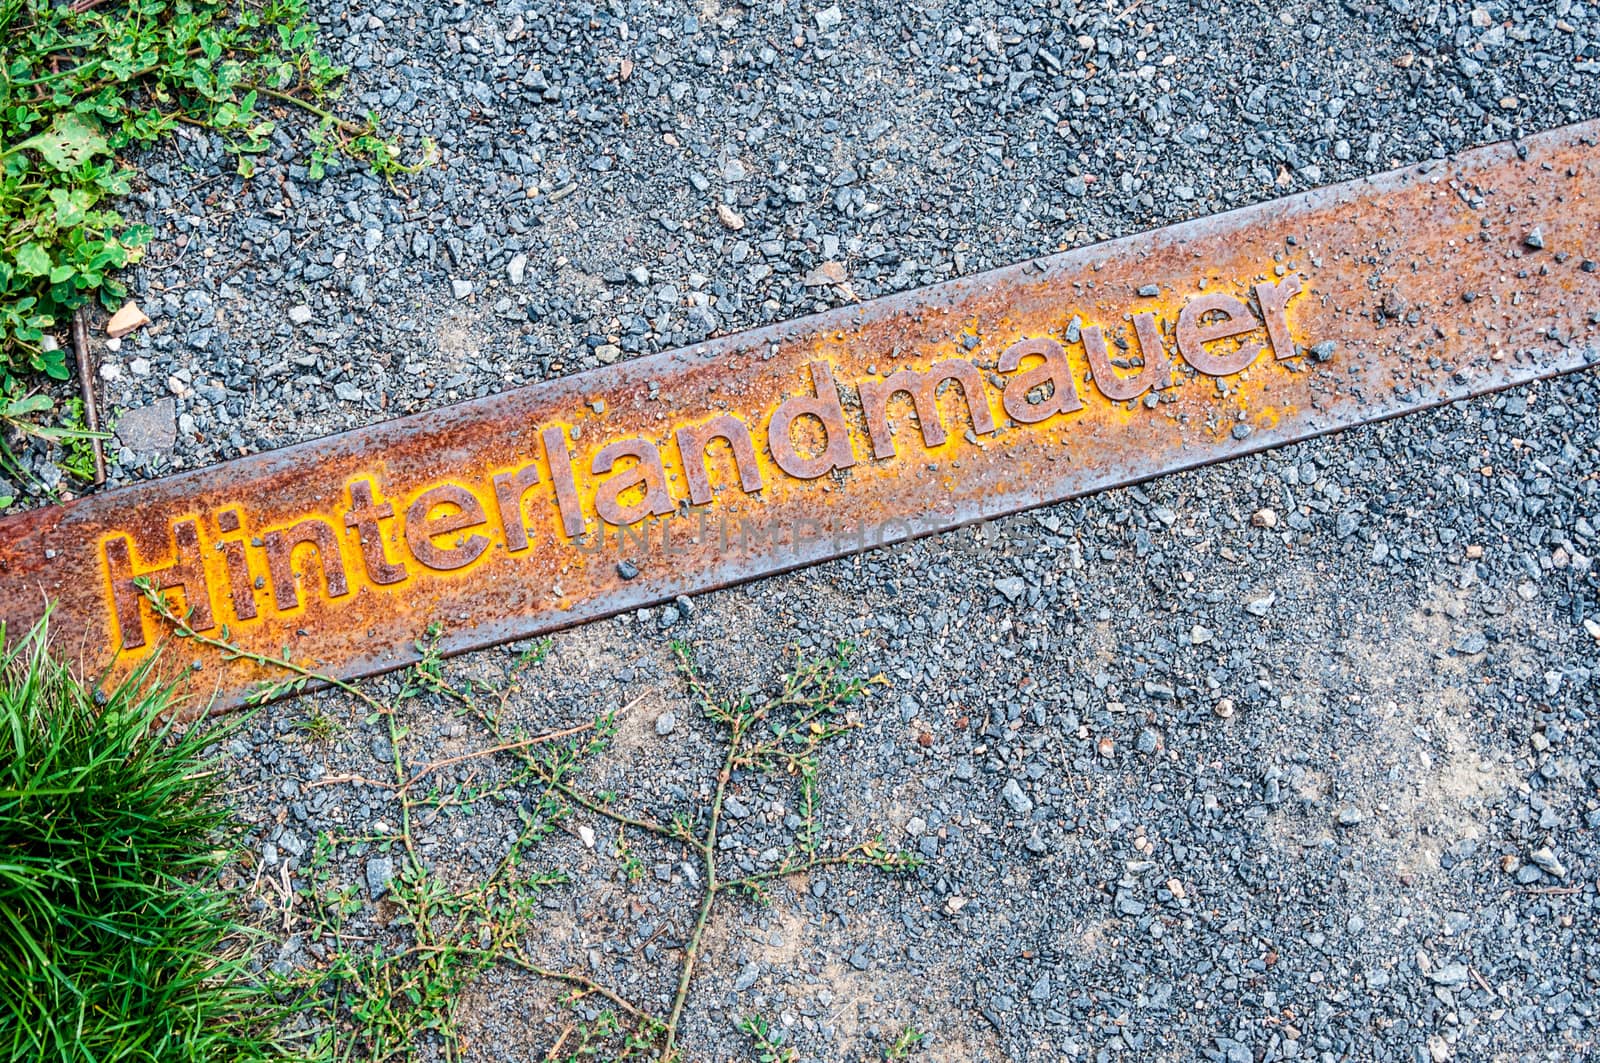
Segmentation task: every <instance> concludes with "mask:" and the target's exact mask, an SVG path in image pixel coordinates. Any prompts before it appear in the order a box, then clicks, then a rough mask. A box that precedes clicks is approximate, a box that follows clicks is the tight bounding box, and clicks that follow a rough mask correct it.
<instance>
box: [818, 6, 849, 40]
mask: <svg viewBox="0 0 1600 1063" xmlns="http://www.w3.org/2000/svg"><path fill="white" fill-rule="evenodd" d="M843 21H844V12H843V11H840V10H839V5H838V4H834V5H833V6H832V7H825V8H823V9H822V10H821V11H818V12H817V32H819V33H832V32H833V31H834V30H836V29H838V28H839V24H840V23H841V22H843Z"/></svg>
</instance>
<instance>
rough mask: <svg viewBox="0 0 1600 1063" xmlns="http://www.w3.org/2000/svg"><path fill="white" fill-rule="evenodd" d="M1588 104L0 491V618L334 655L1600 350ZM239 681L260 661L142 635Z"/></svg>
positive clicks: (804, 546)
mask: <svg viewBox="0 0 1600 1063" xmlns="http://www.w3.org/2000/svg"><path fill="white" fill-rule="evenodd" d="M1597 135H1600V123H1597V122H1590V123H1587V124H1585V125H1581V126H1574V127H1570V128H1567V129H1562V130H1557V131H1554V132H1551V133H1547V134H1543V135H1541V136H1538V137H1535V138H1533V139H1531V140H1528V141H1526V142H1524V143H1522V144H1521V145H1509V144H1506V145H1499V146H1494V147H1489V148H1484V149H1480V150H1476V151H1472V152H1469V153H1467V154H1465V155H1463V156H1461V157H1460V158H1457V159H1454V160H1450V161H1445V162H1437V163H1432V164H1429V165H1427V166H1421V167H1412V168H1409V169H1406V170H1402V171H1395V172H1392V173H1386V174H1383V175H1381V176H1378V177H1374V178H1371V179H1369V180H1363V181H1355V182H1350V183H1347V184H1342V185H1337V186H1333V187H1329V188H1324V189H1320V190H1317V191H1313V192H1310V193H1307V194H1304V195H1297V196H1292V197H1289V198H1287V199H1282V200H1278V201H1276V202H1271V203H1266V204H1262V205H1260V206H1255V207H1248V208H1245V209H1242V210H1236V211H1233V212H1230V213H1227V214H1223V215H1220V216H1218V217H1213V218H1207V219H1202V220H1198V221H1192V222H1186V223H1184V224H1180V225H1175V226H1171V227H1169V228H1166V229H1162V230H1159V231H1157V232H1152V233H1147V234H1144V235H1140V236H1133V237H1129V238H1126V239H1121V240H1116V241H1112V242H1110V243H1105V244H1099V245H1096V246H1092V247H1086V248H1083V249H1081V250H1076V251H1071V252H1068V253H1066V254H1061V255H1056V256H1053V257H1050V258H1046V259H1041V260H1038V261H1033V262H1027V263H1024V264H1022V265H1018V266H1014V267H1011V268H1008V269H1001V270H997V271H994V272H992V273H987V274H983V275H981V276H976V277H972V278H968V279H965V280H958V281H953V282H950V283H946V284H940V285H937V286H934V287H931V288H925V289H921V290H918V291H912V292H906V293H903V294H900V295H895V296H891V297H889V298H885V299H879V300H875V301H873V302H869V303H864V304H861V305H857V306H851V307H847V308H843V309H839V310H835V311H831V312H829V313H825V314H821V315H818V316H815V317H808V318H804V319H801V320H797V321H791V322H788V323H786V324H782V325H777V326H773V327H771V328H765V329H761V330H758V331H755V332H748V333H742V334H739V335H735V336H728V337H725V338H722V339H718V340H714V341H710V342H707V343H705V344H703V345H700V346H697V347H693V348H690V349H684V350H676V351H671V352H667V353H664V354H659V355H654V356H651V357H648V358H641V359H638V360H636V361H631V362H626V363H622V364H619V365H614V366H610V367H608V368H604V369H600V370H597V371H595V372H589V373H582V374H579V375H576V376H572V377H568V378H565V379H561V380H555V381H550V382H548V383H544V384H540V385H536V386H533V387H527V388H521V389H518V390H515V391H511V392H507V393H505V394H501V395H497V396H494V397H491V398H486V399H481V400H476V401H472V402H467V403H463V404H460V405H456V406H451V407H448V408H445V409H442V410H438V411H435V412H432V413H427V414H421V415H417V416H413V417H407V418H404V419H402V420H397V421H393V422H390V423H387V424H380V425H376V426H374V427H371V428H365V429H361V430H359V431H354V432H349V433H345V434H343V435H339V436H334V437H331V438H327V439H320V440H317V441H314V442H311V443H306V444H303V445H299V446H293V447H289V448H287V449H284V450H279V451H274V452H272V453H268V454H263V455H260V456H256V457H250V458H244V459H240V460H237V461H231V462H228V463H226V464H223V465H220V466H217V467H214V468H210V469H205V470H201V471H197V472H191V473H184V474H181V475H177V476H172V477H168V478H166V479H162V480H158V481H155V482H151V483H146V484H140V485H137V486H131V487H125V488H121V489H118V490H114V491H109V492H106V493H104V494H99V495H94V496H91V497H89V498H85V499H82V500H79V501H76V502H73V503H70V504H68V505H65V506H58V507H54V508H50V509H43V510H37V511H33V512H29V513H24V514H21V515H18V516H13V517H10V518H6V519H3V520H0V618H4V619H5V620H6V621H8V622H9V623H10V625H11V626H12V629H13V630H15V629H16V628H17V627H19V626H21V625H26V624H28V623H29V622H30V621H32V620H33V619H34V618H35V617H37V616H38V615H39V614H40V612H41V609H42V608H43V606H44V603H45V602H46V601H47V600H53V601H55V602H56V610H57V612H56V617H57V621H58V627H57V631H58V632H64V633H67V637H69V638H71V639H72V640H73V641H77V640H78V639H79V638H81V640H82V645H83V647H84V649H83V665H84V667H85V669H86V670H88V671H93V672H99V671H101V670H105V671H107V672H108V673H109V674H110V675H111V676H113V677H114V676H117V675H122V674H126V673H127V671H128V670H129V669H130V668H131V667H132V666H133V665H134V664H135V663H136V662H138V661H139V660H141V659H143V658H144V657H145V656H146V655H148V654H149V653H150V652H151V650H152V648H153V647H154V646H155V645H156V643H157V642H158V639H159V635H160V627H159V622H158V621H157V620H156V619H155V618H154V617H152V616H151V614H150V612H149V610H148V608H147V607H146V606H145V605H144V604H142V603H141V601H140V599H139V597H138V594H137V592H136V590H135V588H134V586H133V582H132V581H133V579H134V578H136V577H138V576H141V575H143V576H148V577H151V578H153V579H155V580H158V581H159V582H160V583H162V584H164V585H166V586H167V587H168V588H169V589H170V590H171V591H172V593H173V594H174V595H175V596H176V597H181V598H182V599H183V601H184V605H185V607H186V608H188V609H189V610H191V616H192V620H191V622H192V624H193V625H194V627H196V628H198V629H202V630H205V631H208V632H211V633H218V632H220V631H221V630H222V628H223V626H224V625H226V627H227V629H228V631H229V636H230V637H231V638H232V639H234V640H235V641H237V642H238V643H239V644H241V645H243V646H246V647H249V648H252V649H255V650H258V651H265V652H269V653H278V652H281V651H282V650H283V649H284V648H287V652H288V653H289V654H291V655H292V657H293V658H294V659H295V660H296V661H299V662H301V663H302V664H305V665H308V666H311V667H314V668H317V669H320V670H324V671H326V672H329V673H331V674H334V675H337V676H341V677H353V676H363V675H369V674H372V673H376V672H381V671H384V670H386V669H391V668H395V667H397V666H400V665H403V664H406V663H408V662H410V661H411V660H413V659H414V657H415V651H414V649H413V641H414V640H415V639H416V638H417V637H418V635H419V633H420V632H422V631H423V629H424V628H425V627H426V626H427V625H428V624H430V623H434V622H437V623H438V624H440V625H442V627H443V631H444V634H443V642H442V646H443V648H444V650H445V651H446V652H454V651H461V650H466V649H471V648H474V647H480V646H488V645H491V644H494V643H497V642H501V641H504V640H507V639H513V638H517V637H520V636H525V635H529V634H533V633H537V632H543V631H549V630H552V629H554V628H558V627H561V626H564V625H568V624H573V623H576V622H579V621H583V620H587V619H590V618H593V617H599V616H604V615H608V614H612V613H616V612H620V611H622V610H627V609H632V608H635V607H638V606H643V605H647V604H650V603H654V602H660V601H663V600H667V599H670V598H672V597H674V596H676V595H679V594H685V593H693V592H697V591H703V590H706V589H708V588H713V587H720V586H723V585H726V584H729V583H733V582H736V581H739V580H747V579H751V578H753V577H757V576H762V575H766V574H769V573H774V572H780V571H783V570H786V569H790V568H794V567H796V566H799V565H804V564H807V563H810V562H815V561H819V560H822V559H825V558H830V557H836V556H840V555H842V554H846V553H849V552H851V551H854V550H858V549H861V548H864V547H868V546H874V545H878V544H880V543H882V542H890V541H896V540H899V539H903V538H906V537H909V536H913V535H920V534H925V533H928V532H932V531H937V530H940V529H945V528H951V527H955V526H958V525H961V524H963V523H967V522H971V521H975V520H979V519H983V518H987V517H993V516H997V515H1001V514H1005V513H1011V512H1014V511H1017V510H1021V509H1025V508H1027V507H1030V506H1037V505H1040V504H1042V503H1047V502H1052V501H1057V500H1061V499H1066V498H1071V497H1073V496H1076V495H1080V494H1083V493H1085V492H1090V491H1096V490H1100V489H1103V488H1107V487H1111V486H1115V485H1118V484H1126V483H1129V482H1133V481H1137V480H1142V479H1146V478H1148V477H1152V476H1156V475H1159V474H1161V473H1164V472H1170V471H1173V470H1176V469H1183V468H1189V467H1192V466H1196V465H1201V464H1205V463H1208V462H1214V461H1219V460H1222V459H1225V458H1229V457H1234V456H1237V455H1240V454H1244V453H1247V452H1250V451H1255V450H1260V449H1262V448H1265V447H1271V446H1276V445H1279V444H1283V443H1287V442H1290V441H1293V440H1299V439H1305V438H1307V437H1310V436H1314V435H1317V434H1320V433H1324V432H1329V431H1333V430H1336V429H1339V428H1345V427H1348V426H1351V425H1355V424H1359V423H1363V422H1367V421H1372V420H1375V419H1379V418H1385V417H1391V416H1394V415H1397V414H1400V413H1406V412H1409V411H1413V410H1418V409H1423V408H1426V407H1429V406H1434V405H1438V404H1440V403H1444V402H1450V401H1452V400H1456V399H1460V398H1462V397H1464V396H1469V395H1476V394H1481V393H1484V392H1488V391H1492V390H1494V389H1497V388H1503V387H1506V386H1509V385H1512V384H1517V383H1521V382H1524V381H1529V380H1534V379H1537V378H1540V377H1545V376H1549V375H1552V374H1555V373H1562V372H1568V371H1572V370H1576V369H1580V368H1583V367H1585V366H1589V365H1594V364H1595V363H1596V361H1597V360H1600V275H1597V274H1596V272H1595V268H1596V267H1595V264H1594V261H1593V260H1594V259H1596V258H1600V152H1597V150H1596V147H1595V145H1596V137H1597ZM164 661H165V663H166V666H167V667H168V668H169V669H177V668H183V669H185V670H188V669H189V668H190V665H191V661H192V662H193V665H192V668H193V670H192V671H191V672H190V674H191V679H190V682H192V683H193V684H194V685H195V687H196V690H197V692H199V693H201V694H213V693H214V694H215V695H216V697H217V698H218V699H219V700H218V702H217V704H219V705H231V704H236V703H238V702H239V701H240V700H241V699H242V698H243V697H244V696H245V694H246V692H247V691H249V690H250V689H251V688H252V687H253V686H254V685H255V684H257V683H259V682H260V681H262V680H264V679H268V678H274V677H272V676H269V675H267V674H265V673H264V672H263V670H262V669H260V668H258V667H257V666H255V665H252V664H250V663H248V662H243V661H236V662H232V663H223V662H220V661H219V660H217V659H216V656H215V655H200V656H199V659H195V655H188V654H187V653H185V652H184V651H179V652H176V653H171V654H167V655H165V658H164Z"/></svg>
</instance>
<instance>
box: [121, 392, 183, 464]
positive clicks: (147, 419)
mask: <svg viewBox="0 0 1600 1063" xmlns="http://www.w3.org/2000/svg"><path fill="white" fill-rule="evenodd" d="M116 437H117V442H119V443H121V444H122V445H123V446H125V447H127V448H128V449H129V450H131V451H133V452H134V453H136V454H165V453H166V452H167V451H169V450H171V449H172V447H173V444H175V443H176V442H177V441H178V404H177V402H176V400H174V399H172V398H170V397H169V398H162V399H157V400H156V401H155V402H153V403H151V404H150V405H149V406H138V407H135V408H134V409H131V410H129V411H128V412H127V413H124V414H123V415H122V416H121V417H119V418H117V427H116Z"/></svg>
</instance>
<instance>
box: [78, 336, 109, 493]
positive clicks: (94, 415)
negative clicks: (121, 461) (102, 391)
mask: <svg viewBox="0 0 1600 1063" xmlns="http://www.w3.org/2000/svg"><path fill="white" fill-rule="evenodd" d="M72 353H73V354H74V355H75V356H76V357H77V361H78V388H79V390H80V391H82V393H83V421H84V424H85V426H86V427H87V428H88V429H89V431H90V432H93V433H94V438H93V439H91V440H90V442H91V443H92V444H93V445H94V483H95V486H96V487H99V486H100V485H101V484H103V483H105V482H106V447H105V441H104V440H103V439H101V438H100V407H99V404H97V403H96V402H95V398H94V364H93V363H94V358H93V356H92V354H91V352H90V350H89V312H88V308H87V307H82V306H80V307H78V311H77V313H75V314H73V315H72Z"/></svg>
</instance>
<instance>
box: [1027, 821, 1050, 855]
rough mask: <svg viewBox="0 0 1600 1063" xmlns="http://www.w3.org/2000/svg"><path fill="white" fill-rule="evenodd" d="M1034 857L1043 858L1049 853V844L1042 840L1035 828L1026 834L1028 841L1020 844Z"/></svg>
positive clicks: (1042, 837)
mask: <svg viewBox="0 0 1600 1063" xmlns="http://www.w3.org/2000/svg"><path fill="white" fill-rule="evenodd" d="M1022 844H1023V845H1024V846H1025V847H1026V848H1027V850H1028V852H1030V853H1032V854H1033V855H1034V856H1043V855H1044V854H1045V853H1048V852H1049V851H1050V844H1049V843H1048V842H1046V841H1045V840H1044V836H1043V835H1041V834H1040V833H1039V831H1038V829H1037V828H1035V829H1034V830H1032V831H1029V832H1028V840H1027V841H1025V842H1023V843H1022Z"/></svg>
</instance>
